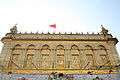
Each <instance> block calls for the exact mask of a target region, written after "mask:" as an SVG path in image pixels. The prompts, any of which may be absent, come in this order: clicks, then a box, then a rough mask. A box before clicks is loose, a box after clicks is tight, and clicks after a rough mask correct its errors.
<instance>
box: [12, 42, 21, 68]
mask: <svg viewBox="0 0 120 80" xmlns="http://www.w3.org/2000/svg"><path fill="white" fill-rule="evenodd" d="M21 54H22V53H21V45H20V44H16V45H15V46H14V47H13V52H12V59H11V66H10V67H12V68H13V69H19V67H18V66H20V55H21Z"/></svg>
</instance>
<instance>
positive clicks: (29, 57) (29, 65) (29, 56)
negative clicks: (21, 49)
mask: <svg viewBox="0 0 120 80" xmlns="http://www.w3.org/2000/svg"><path fill="white" fill-rule="evenodd" d="M34 54H35V45H32V44H31V45H29V46H28V48H27V53H26V61H25V69H34V68H35V66H34V61H33V58H34Z"/></svg>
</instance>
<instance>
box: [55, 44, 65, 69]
mask: <svg viewBox="0 0 120 80" xmlns="http://www.w3.org/2000/svg"><path fill="white" fill-rule="evenodd" d="M64 52H65V51H64V46H63V45H58V46H57V47H56V68H58V69H62V68H64V65H65V59H64Z"/></svg>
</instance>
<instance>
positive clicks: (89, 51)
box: [84, 45, 95, 69]
mask: <svg viewBox="0 0 120 80" xmlns="http://www.w3.org/2000/svg"><path fill="white" fill-rule="evenodd" d="M84 52H85V55H86V57H85V58H86V61H85V67H84V68H86V69H90V68H91V67H92V66H94V65H95V63H94V54H93V48H92V46H90V45H86V46H85V49H84Z"/></svg>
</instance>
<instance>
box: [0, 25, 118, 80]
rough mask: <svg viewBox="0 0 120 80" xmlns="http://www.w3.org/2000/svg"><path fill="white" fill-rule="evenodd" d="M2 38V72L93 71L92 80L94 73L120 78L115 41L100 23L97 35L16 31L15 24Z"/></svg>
mask: <svg viewBox="0 0 120 80" xmlns="http://www.w3.org/2000/svg"><path fill="white" fill-rule="evenodd" d="M1 41H2V43H3V44H4V45H3V48H2V52H1V55H0V66H1V71H2V74H3V75H7V74H11V73H12V74H14V75H23V74H25V75H30V74H32V75H34V76H37V75H45V76H46V75H48V74H55V73H57V74H59V73H61V74H65V75H67V74H69V75H75V76H76V75H78V76H81V75H93V74H94V75H96V76H94V77H93V78H94V80H95V77H96V78H98V77H97V74H98V75H100V76H101V77H102V75H101V74H109V75H111V74H112V75H115V76H113V77H116V79H114V80H120V78H119V76H120V74H119V68H120V59H119V55H118V52H117V50H116V47H115V46H116V44H117V43H118V40H117V38H114V37H113V36H112V35H111V34H109V33H108V30H107V29H105V28H104V27H103V26H102V29H101V32H100V33H98V34H94V33H92V34H89V33H87V34H83V33H76V34H72V33H70V34H67V33H64V34H61V33H49V32H48V33H38V32H36V33H32V32H31V33H26V32H25V33H21V32H19V33H18V30H17V26H16V25H15V26H14V27H13V28H11V29H10V33H7V34H6V35H5V37H3V38H2V39H1ZM104 76H105V75H104ZM47 77H50V76H47ZM19 78H20V77H19ZM93 78H91V79H90V78H89V77H88V79H89V80H93ZM111 78H112V77H111ZM16 79H17V78H15V79H13V80H16ZM47 79H48V78H47ZM47 79H41V80H47ZM6 80H7V79H6ZM28 80H29V78H28ZM31 80H32V79H31ZM33 80H38V79H33ZM39 80H40V79H39ZM71 80H72V79H71ZM73 80H77V79H73ZM78 80H84V79H83V78H81V79H78ZM96 80H98V79H96ZM100 80H101V79H100ZM105 80H110V79H107V78H106V79H105ZM111 80H112V79H111Z"/></svg>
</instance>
